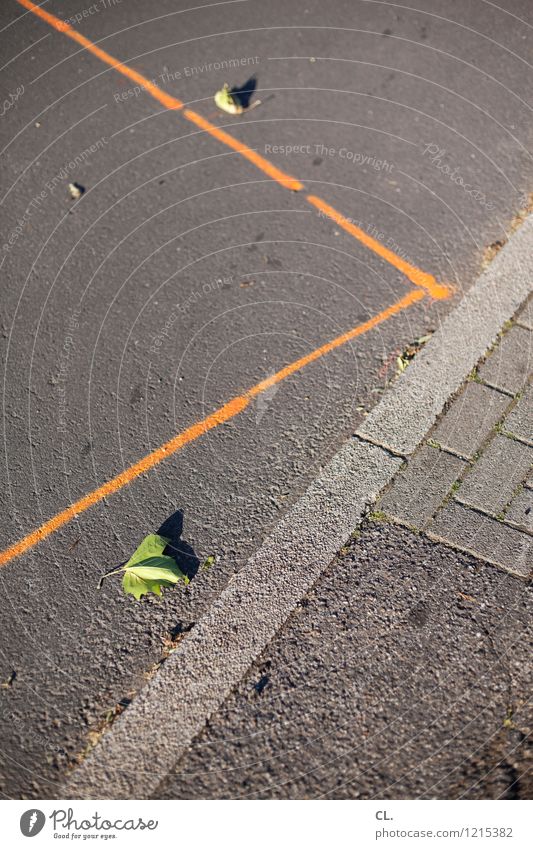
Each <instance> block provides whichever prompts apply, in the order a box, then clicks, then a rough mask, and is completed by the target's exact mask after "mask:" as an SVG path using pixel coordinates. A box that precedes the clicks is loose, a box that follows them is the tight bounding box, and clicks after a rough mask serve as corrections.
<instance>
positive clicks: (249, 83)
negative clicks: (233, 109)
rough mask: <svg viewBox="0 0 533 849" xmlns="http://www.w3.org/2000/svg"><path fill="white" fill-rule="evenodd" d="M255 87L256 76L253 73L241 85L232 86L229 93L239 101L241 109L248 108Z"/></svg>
mask: <svg viewBox="0 0 533 849" xmlns="http://www.w3.org/2000/svg"><path fill="white" fill-rule="evenodd" d="M256 88H257V77H256V76H255V74H254V76H252V77H250V79H249V80H246V82H245V83H244V84H243V85H242V86H233V88H232V89H231V94H232V95H233V97H235V98H236V99H237V100H238V101H239V103H240V104H241V106H242V108H243V109H248V108H249V106H250V101H251V99H252V96H253V94H254V92H255V90H256Z"/></svg>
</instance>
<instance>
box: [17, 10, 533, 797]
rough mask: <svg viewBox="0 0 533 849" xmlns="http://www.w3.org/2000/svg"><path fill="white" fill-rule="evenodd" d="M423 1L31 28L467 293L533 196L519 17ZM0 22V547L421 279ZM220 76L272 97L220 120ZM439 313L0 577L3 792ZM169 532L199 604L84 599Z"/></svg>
mask: <svg viewBox="0 0 533 849" xmlns="http://www.w3.org/2000/svg"><path fill="white" fill-rule="evenodd" d="M418 5H419V6H421V7H422V8H421V9H420V10H413V9H409V8H407V7H405V6H404V7H401V6H395V5H393V4H388V3H385V2H364V0H361V1H360V2H359V0H332V2H330V3H328V4H324V3H321V2H315V0H309V1H308V2H307V1H306V2H299V0H294V2H291V3H287V2H285V3H283V2H279V0H274V1H273V2H269V3H264V2H259V0H237V2H222V3H216V4H207V3H206V4H203V5H198V6H196V7H195V8H194V9H187V6H188V4H186V3H182V2H177V3H176V2H171V1H170V0H167V1H166V2H161V0H157V2H154V0H151V2H147V0H146V2H141V0H122V2H113V0H105V2H104V0H98V2H96V3H94V4H92V5H90V4H87V3H85V0H80V2H78V3H73V2H70V3H61V2H50V3H47V4H46V9H47V10H48V11H49V12H51V13H53V14H55V15H57V16H58V17H59V18H61V19H63V20H67V19H68V20H70V22H71V23H72V25H74V26H76V27H77V29H78V30H79V31H80V32H82V33H83V34H84V35H85V36H86V37H87V38H88V39H90V40H91V41H92V42H94V43H96V42H97V43H98V45H99V46H100V47H101V48H102V49H105V50H106V51H107V52H109V53H110V54H111V55H112V56H114V57H115V58H116V59H118V60H120V61H121V62H123V63H125V64H126V65H128V66H130V67H132V68H135V69H136V70H137V71H139V72H140V73H141V74H143V75H144V76H145V77H147V78H148V79H150V80H153V81H154V82H155V83H156V84H157V85H158V86H159V87H160V88H161V89H163V90H164V91H166V92H168V93H170V94H171V95H173V96H174V97H177V98H179V99H180V100H182V101H184V102H185V103H186V104H187V105H188V106H191V107H192V108H193V109H195V110H196V111H197V112H199V113H200V114H202V115H203V116H204V117H206V118H208V119H209V120H210V121H212V122H213V123H215V124H217V125H220V126H223V127H224V128H225V129H226V130H227V131H228V132H230V133H231V134H233V135H234V136H235V137H237V138H239V139H240V140H241V141H242V142H244V143H245V144H246V145H247V146H248V147H249V148H252V149H254V150H256V151H257V152H258V153H260V154H261V155H263V156H265V157H266V158H267V159H269V160H270V161H271V162H272V163H274V164H275V165H277V166H278V167H279V168H281V169H283V170H285V171H287V172H288V173H290V174H291V175H293V176H295V177H297V178H299V179H300V180H302V181H303V182H304V183H305V185H306V187H307V188H308V190H310V191H312V192H313V193H314V194H317V195H319V196H320V197H321V198H323V199H324V200H325V201H326V202H327V203H330V204H331V205H332V206H334V207H335V208H336V209H337V210H339V211H340V212H341V213H342V214H343V215H345V216H347V217H349V218H350V219H352V220H353V221H354V222H356V223H357V224H358V225H359V226H360V227H362V228H363V229H364V230H366V231H367V232H368V233H370V234H371V235H372V236H373V237H374V238H376V239H378V240H379V241H380V242H381V243H382V244H384V245H385V246H387V247H388V248H389V249H391V250H393V251H394V252H395V253H396V254H398V255H399V256H401V257H403V258H404V259H406V260H407V261H409V262H410V263H411V264H413V265H415V266H417V267H418V268H420V269H422V270H423V271H424V272H427V273H430V274H433V275H434V276H435V277H436V278H437V280H439V281H442V282H446V283H449V284H451V285H453V286H454V287H455V290H456V294H455V296H454V297H455V301H457V299H459V298H460V297H461V293H462V292H464V291H465V290H466V289H467V288H468V287H469V285H470V284H471V282H472V281H473V279H474V278H475V276H476V274H477V272H478V271H479V269H480V267H481V264H482V262H483V259H484V257H486V250H487V248H488V247H489V246H490V245H494V244H495V243H498V242H502V241H504V240H505V238H506V234H507V232H508V229H509V226H510V223H511V222H512V220H513V217H514V216H515V215H516V213H517V212H518V211H519V210H520V209H521V208H523V207H524V205H525V204H526V203H527V196H528V193H529V192H531V190H532V188H533V165H532V160H531V156H530V154H529V153H528V148H530V147H531V141H532V133H533V120H532V107H531V105H530V102H529V101H530V100H531V83H532V73H531V67H530V65H529V63H528V58H529V57H530V56H531V45H532V41H533V35H532V33H533V30H532V24H533V10H532V9H531V7H530V4H529V3H528V2H527V0H505V1H504V2H502V3H500V4H499V7H497V6H496V5H494V4H491V3H488V2H484V0H475V2H472V3H468V4H464V5H463V4H457V3H454V2H451V0H440V2H439V1H438V0H424V2H421V3H419V4H418ZM76 16H77V18H76ZM80 16H81V18H80ZM0 22H1V27H2V35H3V38H4V40H3V44H4V51H3V59H2V64H3V65H4V68H3V72H2V73H3V80H2V92H3V94H2V101H3V106H2V125H1V126H2V131H3V143H2V147H3V153H2V165H3V172H4V180H3V185H4V192H3V200H2V208H3V215H2V259H1V262H2V266H1V268H2V295H1V300H0V352H1V364H2V404H3V406H2V438H3V443H2V452H1V460H0V463H1V467H0V468H1V478H0V479H1V480H2V486H1V492H0V499H1V502H0V504H1V509H0V523H1V532H0V538H1V548H2V549H4V548H6V547H9V546H11V545H13V544H15V543H16V542H17V541H18V540H19V539H21V538H23V537H25V536H26V535H27V534H28V533H30V532H31V531H33V530H34V529H35V528H37V527H39V526H40V525H41V524H42V523H43V522H46V521H47V520H48V519H50V518H51V517H53V516H54V515H56V514H57V513H58V512H60V511H62V510H63V509H64V508H66V507H68V506H69V505H70V504H71V503H72V502H73V501H75V500H77V499H79V498H81V497H82V496H84V495H85V494H87V493H89V492H91V491H93V490H94V489H95V488H96V487H98V486H100V485H101V484H102V483H104V482H105V481H107V480H109V479H110V478H112V477H113V476H115V475H117V474H118V473H120V472H121V471H122V470H124V469H126V468H128V467H129V466H130V465H131V464H132V463H134V462H135V461H137V460H138V459H139V458H141V457H143V456H144V455H146V454H148V453H149V452H150V451H152V450H154V449H156V448H158V447H159V446H160V445H161V444H162V443H164V442H165V441H166V440H168V439H170V438H171V437H172V436H174V435H175V434H176V433H178V432H180V431H182V430H184V429H185V428H187V427H189V426H191V425H193V424H194V423H195V422H197V421H198V420H200V419H203V418H204V417H205V416H206V415H208V414H209V413H211V412H212V411H213V410H215V409H217V408H218V407H220V406H221V405H223V404H224V403H226V402H227V401H228V400H230V399H231V398H233V397H235V396H236V395H239V394H240V393H242V392H243V391H244V390H246V389H247V388H248V387H250V386H252V385H254V384H255V383H257V382H258V381H260V380H263V379H264V378H267V377H268V376H269V375H272V374H274V373H275V372H277V371H278V370H279V369H280V368H282V367H283V366H285V365H286V364H287V363H290V362H293V361H294V360H297V359H298V358H300V357H303V356H305V355H306V354H308V353H309V352H310V351H312V350H314V349H316V348H317V347H318V346H321V345H323V344H324V343H326V342H328V341H329V340H330V339H332V338H334V337H336V336H338V335H339V334H342V333H344V332H345V331H347V330H350V329H351V328H352V327H354V326H356V325H358V324H361V323H363V322H365V321H368V320H369V319H370V318H371V317H372V316H374V315H376V314H379V313H380V312H381V311H383V310H384V309H386V308H387V307H388V306H389V305H390V304H392V303H394V302H396V301H397V300H398V299H399V298H401V297H402V296H404V295H405V294H406V293H407V292H408V291H409V290H410V289H412V286H411V284H410V283H409V281H407V280H406V278H405V276H404V275H403V274H401V273H400V272H398V271H397V270H396V269H395V268H394V267H392V266H391V265H390V264H389V263H387V262H385V261H383V260H382V259H381V258H380V257H378V256H377V255H376V254H375V253H373V252H372V251H370V250H368V249H367V248H365V247H364V246H363V245H362V244H361V243H360V242H358V241H357V240H356V239H354V238H352V237H351V236H350V235H349V234H347V233H346V232H344V231H343V229H342V228H340V227H339V226H337V225H335V224H334V223H333V222H332V221H330V220H328V219H327V218H324V217H322V216H320V215H319V214H317V211H316V210H313V209H312V208H311V207H310V206H309V204H306V203H305V202H304V200H303V199H302V197H301V196H300V195H299V194H297V193H292V192H287V191H286V190H283V189H282V188H281V187H280V186H279V185H278V184H277V183H276V182H274V181H272V180H270V179H269V178H268V177H266V176H265V174H264V173H262V172H261V171H259V170H257V169H256V168H254V167H253V165H251V164H250V163H249V162H247V161H245V160H244V159H243V158H242V157H241V156H239V155H238V154H235V153H234V152H232V151H231V150H229V149H228V148H227V147H224V146H223V145H221V144H220V143H219V142H218V141H217V140H216V139H214V138H213V137H212V136H210V135H209V134H206V133H203V132H200V131H198V130H197V129H196V128H195V127H193V126H191V124H190V123H187V121H185V120H184V119H183V117H182V116H181V115H180V114H179V112H174V111H168V110H166V109H164V108H163V107H162V106H161V104H159V103H157V102H156V101H155V100H154V99H153V98H152V97H151V96H150V95H149V93H148V92H146V91H136V90H135V88H134V83H132V82H131V80H128V79H127V78H125V77H124V76H123V75H121V74H120V73H118V72H117V71H116V70H114V69H112V68H110V67H109V66H108V65H106V64H105V63H104V62H102V61H100V60H99V59H98V58H96V57H95V56H94V55H93V54H92V53H91V52H90V51H88V50H85V49H81V48H80V47H79V46H78V45H76V44H75V43H74V42H73V41H71V40H70V39H69V38H67V37H66V36H65V35H64V34H61V33H60V32H57V31H55V30H54V29H52V28H51V27H50V26H49V25H48V24H46V23H45V22H43V21H42V20H39V19H38V18H37V17H36V16H35V15H33V14H32V13H30V12H27V11H26V10H25V9H23V8H22V6H21V5H20V4H18V3H17V2H15V0H6V2H5V3H4V4H3V5H2V9H1V11H0ZM252 77H255V82H254V83H250V82H249V81H250V79H251V78H252ZM226 81H227V82H229V83H230V84H231V85H235V86H240V87H242V86H245V85H246V84H247V82H248V87H253V86H254V85H255V90H254V93H253V95H252V101H253V100H256V99H260V100H261V104H260V105H259V106H258V107H257V108H254V109H253V110H252V111H250V112H247V113H245V114H244V115H242V116H239V117H231V116H228V115H226V114H223V113H221V112H218V110H217V109H216V107H215V105H214V103H213V95H214V93H215V91H216V90H217V89H219V88H220V87H221V86H222V84H223V83H224V82H226ZM68 183H76V184H77V185H79V186H81V187H83V189H84V193H83V194H82V196H81V198H80V199H79V201H74V200H72V199H71V197H70V195H69V191H68ZM15 232H16V233H17V235H16V236H15V235H14V234H15ZM453 303H454V300H453V299H452V300H448V301H440V302H434V301H432V300H431V299H430V298H425V299H424V300H422V301H421V302H419V303H417V304H414V305H412V306H411V307H409V309H407V310H406V311H404V312H402V313H401V314H399V315H396V316H395V317H393V318H390V319H389V320H387V321H386V322H384V323H382V324H380V325H379V327H376V328H374V329H373V330H371V331H369V332H368V333H365V334H364V335H362V336H359V337H358V338H357V339H355V340H353V341H352V342H350V343H348V344H346V345H344V346H342V347H340V348H338V349H337V350H336V351H334V352H332V353H330V354H328V355H327V356H325V357H323V358H321V359H319V360H317V361H316V362H314V363H312V364H310V365H308V366H306V367H305V369H303V370H301V371H300V372H298V373H297V374H295V375H293V376H292V377H290V378H288V379H287V380H285V381H283V382H282V383H280V384H279V385H276V386H273V387H272V388H271V389H270V390H269V391H268V392H266V393H263V394H262V395H260V396H258V397H257V399H256V400H255V401H254V402H253V403H252V404H250V405H249V406H248V408H247V409H246V410H245V411H244V412H243V413H241V414H240V415H238V416H236V417H235V418H233V419H231V420H230V421H228V422H227V423H225V424H223V425H221V426H219V427H217V428H215V429H213V430H211V431H210V432H209V433H207V434H204V435H203V436H202V437H201V438H199V439H197V440H195V441H194V442H191V443H190V444H189V445H187V446H186V447H185V448H183V449H182V450H181V451H180V452H178V453H176V454H174V455H173V456H172V457H169V458H168V460H166V461H165V462H163V463H162V464H160V465H158V466H157V468H154V469H152V471H151V472H149V473H148V474H146V475H144V476H142V477H138V478H137V479H136V480H134V481H133V482H132V483H131V484H130V485H129V486H126V487H124V488H122V489H121V490H120V491H119V492H117V493H115V494H114V495H112V496H110V497H109V498H106V499H105V500H103V501H100V502H99V503H97V504H95V506H93V507H92V508H90V509H89V510H87V511H85V512H83V513H82V514H80V515H79V516H78V517H77V518H75V519H73V520H72V521H70V522H68V523H67V524H65V525H64V526H63V527H61V528H60V529H59V530H58V531H57V532H56V533H54V534H52V535H51V536H49V537H48V538H47V539H46V540H44V541H43V542H41V543H40V544H38V545H35V546H32V547H30V548H29V549H28V550H27V551H26V552H24V553H22V554H21V555H20V556H18V557H15V558H13V559H11V560H10V561H9V562H8V563H7V564H6V565H5V566H4V567H3V568H2V569H1V570H0V579H1V581H2V591H3V602H2V620H3V622H2V633H1V668H0V681H1V682H2V683H3V686H2V689H1V690H0V698H1V700H2V707H3V722H4V727H3V739H4V741H6V742H5V743H4V747H3V752H2V761H3V768H2V770H3V777H2V786H1V791H2V792H3V794H4V795H5V796H7V797H18V796H21V795H23V796H41V797H42V796H46V795H49V794H53V793H54V792H55V789H56V787H57V783H58V782H59V780H60V778H61V776H62V775H63V774H64V770H65V768H66V765H67V763H69V762H70V763H71V762H72V759H73V758H74V756H75V755H76V754H77V753H79V752H81V751H82V750H83V749H84V748H85V746H86V744H87V738H88V732H89V731H90V729H91V728H94V727H95V726H97V725H98V724H99V723H100V721H101V719H102V717H103V716H105V714H106V713H107V712H108V711H109V710H112V709H113V708H114V706H115V705H116V704H117V703H118V702H119V701H120V700H122V699H127V698H130V697H131V695H132V694H133V693H134V692H135V690H136V689H138V688H139V687H140V686H141V685H142V682H143V681H144V680H145V675H146V673H147V672H148V671H149V670H150V668H151V667H152V665H153V664H154V663H155V662H156V661H157V660H158V659H159V658H160V657H161V654H162V650H163V643H162V639H163V638H164V637H165V636H166V635H168V634H169V633H174V634H175V633H176V632H178V631H179V630H180V629H185V628H187V627H188V626H189V625H190V624H192V623H194V622H195V621H196V619H197V618H198V616H199V615H200V614H201V613H202V611H204V610H205V609H206V607H207V606H208V605H209V602H210V600H211V599H213V598H214V597H215V596H216V595H217V594H218V593H219V592H220V591H221V589H223V587H224V586H225V585H226V584H227V582H228V580H229V579H230V578H231V576H232V574H234V572H235V571H236V570H238V569H239V567H240V566H241V565H242V564H243V562H244V561H245V560H246V558H247V557H248V556H249V554H250V553H251V552H252V551H253V550H254V549H255V548H256V547H257V545H258V544H259V543H260V542H261V540H262V539H263V538H264V537H265V536H266V535H267V534H268V532H269V530H270V529H271V528H272V527H273V526H274V524H275V523H276V521H277V520H278V519H279V517H280V515H282V514H283V511H284V510H285V509H286V507H287V506H288V505H289V504H291V503H292V502H293V501H294V500H295V499H296V498H297V497H298V495H299V494H300V493H301V492H302V490H303V489H304V488H305V486H306V484H307V483H308V481H309V480H310V479H312V477H313V476H314V474H315V473H316V470H317V468H318V467H319V465H321V464H323V463H324V462H325V461H327V459H328V458H329V457H330V456H331V455H332V454H333V452H334V451H335V449H336V447H337V446H338V445H339V444H340V443H341V442H342V441H343V439H344V438H345V437H346V436H347V435H349V434H350V433H352V432H353V430H354V428H355V426H356V424H357V422H358V421H360V420H361V418H362V417H363V415H364V412H365V411H366V410H368V409H370V408H371V407H372V405H373V404H374V403H375V402H376V400H377V399H378V398H379V395H380V392H381V391H382V390H383V388H384V386H385V385H386V384H387V381H388V380H390V379H391V378H392V377H393V375H394V373H395V369H396V358H397V356H398V355H399V354H401V352H402V351H403V350H404V348H405V347H406V346H407V345H409V344H411V343H413V341H415V340H417V339H419V338H420V337H423V336H424V335H425V334H427V333H428V332H430V331H431V330H433V329H435V328H436V327H437V326H438V323H439V320H440V319H441V317H442V316H443V315H445V314H446V312H447V311H448V310H449V309H450V308H451V306H452V305H453ZM182 524H183V527H181V525H182ZM161 527H163V528H164V530H165V531H166V532H167V533H168V534H169V535H170V536H171V537H172V538H173V540H174V541H175V542H176V544H178V539H180V540H181V542H180V543H179V545H180V547H181V550H182V555H181V562H182V565H183V567H184V568H185V569H187V571H189V573H190V574H191V576H193V580H192V581H191V583H190V585H189V587H188V588H187V589H176V590H175V591H172V592H168V593H166V595H165V597H164V599H163V600H156V599H154V598H151V599H145V600H144V601H143V602H142V603H140V604H138V603H134V602H132V601H131V600H130V599H127V598H125V597H124V596H123V594H122V590H121V588H120V585H119V581H118V579H117V578H110V579H109V580H108V581H107V582H106V583H105V584H104V587H103V589H102V590H100V591H97V589H96V587H97V582H98V579H99V577H100V576H101V574H102V573H103V572H105V571H108V570H109V569H111V568H112V567H114V566H117V565H118V564H119V563H120V562H122V561H123V560H125V559H127V557H129V555H130V554H131V553H132V551H133V549H134V548H135V546H136V545H137V544H138V543H139V542H140V540H141V539H142V538H143V537H144V536H145V535H146V534H147V533H150V532H154V531H157V530H158V529H159V528H161ZM211 554H213V555H215V557H216V562H215V565H214V566H213V567H212V568H211V569H209V570H206V571H202V570H199V569H198V566H199V564H200V563H201V562H202V561H203V560H204V558H205V557H206V556H207V555H211ZM4 685H5V686H4Z"/></svg>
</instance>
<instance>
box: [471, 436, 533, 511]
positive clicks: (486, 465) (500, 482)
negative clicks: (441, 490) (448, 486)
mask: <svg viewBox="0 0 533 849" xmlns="http://www.w3.org/2000/svg"><path fill="white" fill-rule="evenodd" d="M532 462H533V448H530V447H529V446H528V445H523V443H521V442H517V441H516V439H509V438H508V437H506V436H496V437H495V438H494V439H493V440H492V442H491V443H490V444H489V446H488V448H486V450H485V451H484V453H483V455H482V457H481V459H480V460H478V462H477V463H476V464H475V466H474V467H473V469H472V470H471V472H469V474H468V475H467V476H466V478H465V480H464V481H463V483H462V485H461V488H460V489H459V491H458V492H457V495H456V498H457V500H458V501H461V502H462V503H463V504H468V505H469V506H471V507H478V508H479V509H480V510H486V511H487V513H494V514H495V515H497V514H498V513H501V511H502V510H503V508H504V507H505V506H506V505H507V504H508V503H509V501H510V500H511V497H512V495H513V493H514V491H515V489H516V488H517V486H518V485H519V484H521V483H523V481H524V480H525V478H526V476H527V474H528V470H529V469H530V467H531V464H532Z"/></svg>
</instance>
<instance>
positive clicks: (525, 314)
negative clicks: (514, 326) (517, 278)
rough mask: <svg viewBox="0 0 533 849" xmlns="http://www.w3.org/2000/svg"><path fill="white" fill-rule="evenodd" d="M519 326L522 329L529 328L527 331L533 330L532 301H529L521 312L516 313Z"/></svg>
mask: <svg viewBox="0 0 533 849" xmlns="http://www.w3.org/2000/svg"><path fill="white" fill-rule="evenodd" d="M516 320H517V322H518V323H519V324H522V325H523V326H524V327H527V328H529V330H533V301H532V300H529V301H528V302H527V304H526V305H525V307H524V308H523V309H522V311H521V312H519V313H518V316H517V318H516Z"/></svg>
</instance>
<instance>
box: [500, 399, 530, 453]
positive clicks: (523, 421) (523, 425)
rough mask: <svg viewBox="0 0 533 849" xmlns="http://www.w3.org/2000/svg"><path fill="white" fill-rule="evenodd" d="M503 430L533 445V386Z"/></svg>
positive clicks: (504, 424) (510, 415) (510, 416)
mask: <svg viewBox="0 0 533 849" xmlns="http://www.w3.org/2000/svg"><path fill="white" fill-rule="evenodd" d="M503 429H504V430H506V431H508V432H509V433H512V434H514V436H518V438H519V439H524V440H525V441H526V442H529V443H531V444H533V385H530V386H528V387H527V389H526V391H525V392H524V394H523V395H522V397H521V398H520V400H519V401H518V403H517V404H516V407H514V408H513V409H512V410H511V412H510V413H509V415H508V416H507V418H506V419H505V421H504V423H503Z"/></svg>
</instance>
